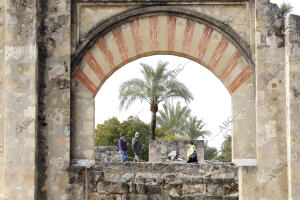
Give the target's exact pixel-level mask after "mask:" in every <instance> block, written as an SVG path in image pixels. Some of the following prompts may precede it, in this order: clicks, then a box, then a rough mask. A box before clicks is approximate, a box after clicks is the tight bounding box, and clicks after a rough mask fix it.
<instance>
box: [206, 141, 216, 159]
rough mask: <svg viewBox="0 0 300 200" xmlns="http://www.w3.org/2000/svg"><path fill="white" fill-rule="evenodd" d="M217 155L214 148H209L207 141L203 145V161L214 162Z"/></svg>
mask: <svg viewBox="0 0 300 200" xmlns="http://www.w3.org/2000/svg"><path fill="white" fill-rule="evenodd" d="M217 155H218V149H217V148H215V147H210V146H208V144H207V141H205V143H204V160H215V159H216V157H217Z"/></svg>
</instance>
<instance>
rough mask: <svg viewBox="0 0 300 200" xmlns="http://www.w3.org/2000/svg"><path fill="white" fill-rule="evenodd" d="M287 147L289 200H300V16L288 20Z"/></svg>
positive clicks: (293, 16)
mask: <svg viewBox="0 0 300 200" xmlns="http://www.w3.org/2000/svg"><path fill="white" fill-rule="evenodd" d="M286 30H287V33H286V38H285V41H286V52H285V54H286V58H285V59H286V67H287V72H288V73H287V87H286V91H287V93H289V96H288V98H287V100H288V101H287V104H288V105H287V111H288V115H287V127H288V131H287V145H288V157H287V160H288V169H289V170H288V182H289V185H288V191H289V192H288V193H289V199H300V135H299V133H300V126H299V119H300V16H295V15H290V16H289V17H287V19H286Z"/></svg>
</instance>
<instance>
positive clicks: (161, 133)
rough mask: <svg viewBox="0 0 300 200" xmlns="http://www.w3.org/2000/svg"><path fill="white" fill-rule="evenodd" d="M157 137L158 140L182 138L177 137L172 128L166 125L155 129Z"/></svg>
mask: <svg viewBox="0 0 300 200" xmlns="http://www.w3.org/2000/svg"><path fill="white" fill-rule="evenodd" d="M155 134H156V138H157V139H158V140H168V141H169V140H180V139H181V138H180V137H177V136H176V135H175V134H174V133H173V132H172V131H171V130H170V129H168V128H166V127H159V128H156V131H155Z"/></svg>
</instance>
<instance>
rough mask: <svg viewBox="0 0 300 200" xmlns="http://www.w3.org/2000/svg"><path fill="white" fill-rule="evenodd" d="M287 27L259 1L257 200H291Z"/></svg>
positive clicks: (266, 3)
mask: <svg viewBox="0 0 300 200" xmlns="http://www.w3.org/2000/svg"><path fill="white" fill-rule="evenodd" d="M285 87H286V77H285V48H284V23H283V17H281V16H280V10H279V8H278V6H277V5H275V4H270V2H269V0H257V1H256V120H257V126H256V131H257V132H256V134H257V170H258V174H257V183H258V190H259V194H258V199H264V200H267V199H270V200H271V199H272V200H273V199H278V200H281V199H282V200H286V199H287V198H288V187H287V185H288V183H287V156H286V155H287V151H286V149H287V145H286V139H287V138H286V135H287V134H286V90H285Z"/></svg>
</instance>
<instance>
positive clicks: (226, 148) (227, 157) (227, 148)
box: [216, 135, 232, 161]
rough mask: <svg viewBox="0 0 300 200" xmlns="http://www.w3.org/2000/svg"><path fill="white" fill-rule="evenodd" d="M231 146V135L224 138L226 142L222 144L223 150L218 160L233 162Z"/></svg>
mask: <svg viewBox="0 0 300 200" xmlns="http://www.w3.org/2000/svg"><path fill="white" fill-rule="evenodd" d="M231 144H232V138H231V135H227V136H226V137H225V138H224V141H223V143H222V148H221V154H220V155H218V156H217V158H216V159H217V160H222V161H231V159H232V157H231V152H232V150H231Z"/></svg>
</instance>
